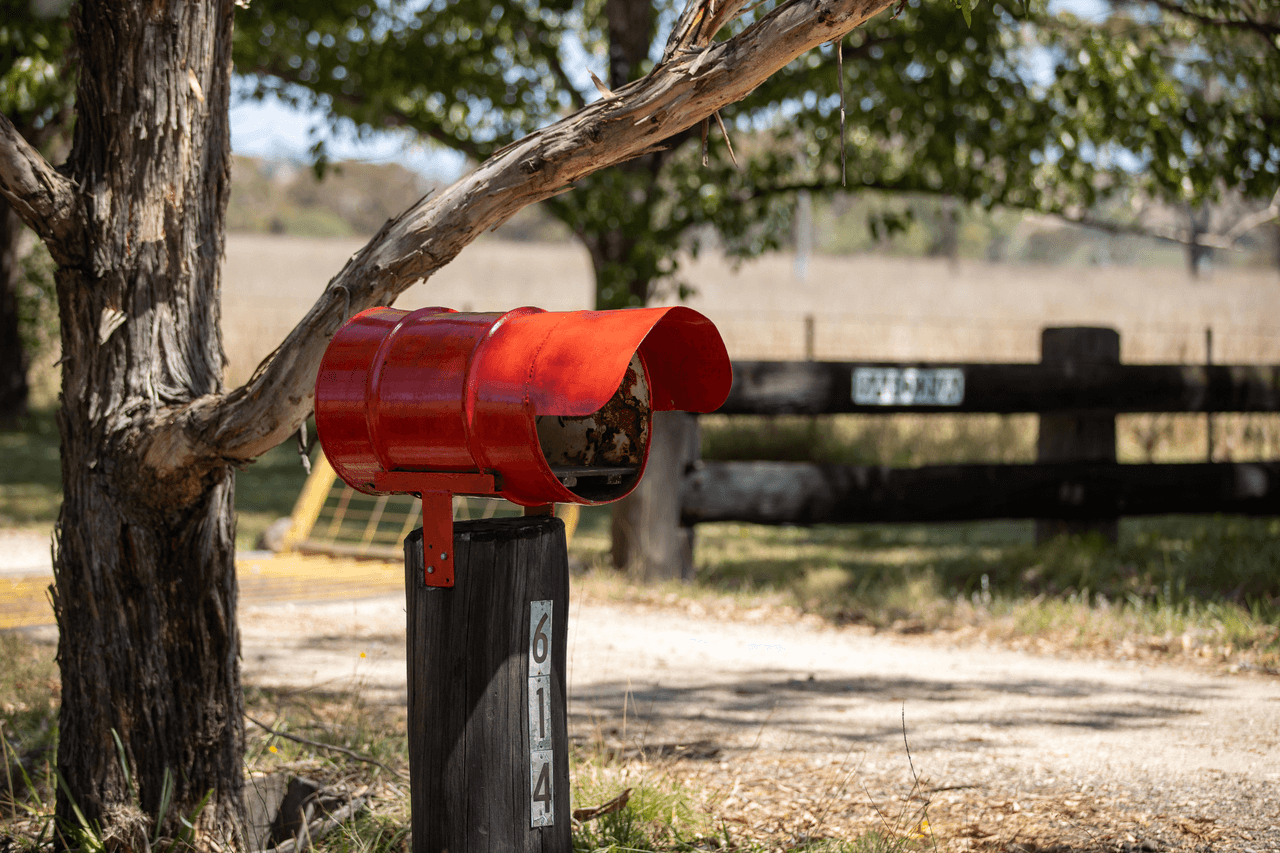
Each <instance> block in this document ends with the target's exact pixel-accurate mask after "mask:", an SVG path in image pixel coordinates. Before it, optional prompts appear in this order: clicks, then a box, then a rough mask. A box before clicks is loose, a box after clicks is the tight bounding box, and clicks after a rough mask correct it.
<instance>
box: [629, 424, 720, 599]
mask: <svg viewBox="0 0 1280 853" xmlns="http://www.w3.org/2000/svg"><path fill="white" fill-rule="evenodd" d="M700 452H701V448H700V439H699V432H698V419H697V417H695V416H694V415H691V414H689V413H687V412H654V413H653V427H652V432H651V433H650V439H649V463H648V465H647V466H646V468H645V475H644V479H643V480H641V481H640V485H639V486H637V487H636V490H635V491H634V492H632V493H631V494H630V495H628V496H627V497H626V498H624V499H622V500H621V501H618V503H617V504H616V505H615V506H614V511H613V516H612V522H611V524H612V539H613V564H614V566H615V567H617V568H619V569H622V570H624V571H626V572H627V573H628V574H631V575H634V576H635V577H636V579H637V580H643V581H654V580H673V579H684V580H688V579H690V578H692V577H693V528H692V527H681V526H680V487H681V484H682V483H683V482H684V475H685V474H686V473H687V472H688V470H689V467H690V466H691V465H692V464H693V463H694V462H695V461H696V460H697V458H698V456H699V454H700Z"/></svg>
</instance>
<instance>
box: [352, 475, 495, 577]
mask: <svg viewBox="0 0 1280 853" xmlns="http://www.w3.org/2000/svg"><path fill="white" fill-rule="evenodd" d="M373 484H374V487H375V488H377V489H378V491H382V492H407V493H409V494H417V495H418V496H419V497H421V498H422V567H423V574H422V580H423V582H424V583H425V584H426V585H427V586H435V587H451V586H453V496H454V495H455V494H464V495H467V494H481V495H484V494H493V492H495V491H496V489H495V488H494V482H493V475H492V474H481V473H478V472H448V471H445V472H440V471H381V472H378V473H376V474H374V477H373Z"/></svg>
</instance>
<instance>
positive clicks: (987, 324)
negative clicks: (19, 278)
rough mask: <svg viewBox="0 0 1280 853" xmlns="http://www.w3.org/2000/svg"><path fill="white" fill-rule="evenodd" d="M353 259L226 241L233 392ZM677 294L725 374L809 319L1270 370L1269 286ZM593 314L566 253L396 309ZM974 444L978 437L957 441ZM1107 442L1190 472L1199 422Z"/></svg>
mask: <svg viewBox="0 0 1280 853" xmlns="http://www.w3.org/2000/svg"><path fill="white" fill-rule="evenodd" d="M363 243H364V241H363V240H362V239H332V240H322V239H307V238H298V237H273V236H265V235H250V234H232V235H231V236H230V237H229V238H228V240H227V260H226V270H225V287H224V295H223V316H224V328H225V334H226V350H227V355H228V358H229V359H230V365H229V376H228V379H229V380H230V381H231V382H233V383H238V382H241V381H243V380H244V379H245V378H247V377H248V376H249V374H250V373H251V372H252V371H253V368H254V367H255V366H256V365H257V363H258V361H259V360H261V359H262V358H263V357H264V356H266V355H267V354H268V353H270V352H271V350H272V348H273V347H274V346H275V345H276V344H277V343H278V342H279V341H280V339H281V338H282V337H283V336H284V335H285V333H286V332H287V331H288V330H289V328H291V326H292V325H293V324H294V323H295V322H296V321H297V320H298V319H299V318H300V317H301V316H302V315H303V314H304V313H305V311H306V310H307V308H308V306H309V305H310V304H311V302H312V300H313V299H314V298H315V296H316V294H318V293H319V292H320V290H321V289H322V288H323V287H324V285H325V283H326V282H327V281H328V280H329V278H330V277H332V276H333V275H334V274H336V273H337V271H338V270H339V269H341V267H342V265H343V263H344V262H345V261H346V259H347V258H348V257H349V256H350V255H351V254H352V253H354V252H355V251H357V250H358V249H359V248H360V247H361V246H362V245H363ZM683 278H684V280H685V281H687V282H689V283H690V284H692V285H693V286H694V287H695V288H696V289H697V291H698V292H697V294H696V295H695V296H694V297H693V298H692V299H691V300H689V302H688V303H687V304H688V305H690V306H691V307H694V308H697V309H698V310H700V311H702V312H703V313H705V314H707V315H708V316H709V317H711V318H712V320H714V321H715V323H716V325H717V326H718V327H719V329H720V331H721V334H722V335H723V336H724V339H725V342H726V344H727V345H728V348H729V353H730V355H732V356H733V357H735V358H759V359H799V358H804V357H805V355H806V333H805V331H806V322H807V318H810V317H811V318H812V328H813V356H814V357H815V358H818V359H837V360H838V359H885V360H913V359H916V360H923V361H946V360H954V361H1036V360H1038V359H1039V350H1040V330H1041V329H1042V328H1044V327H1045V326H1055V325H1100V326H1110V327H1113V328H1115V329H1117V330H1119V332H1120V336H1121V357H1122V359H1123V360H1125V361H1129V362H1164V363H1200V362H1203V360H1204V358H1205V330H1206V329H1212V330H1213V357H1214V360H1215V361H1216V362H1218V363H1241V364H1247V363H1270V364H1275V363H1280V274H1277V273H1276V272H1274V271H1262V270H1260V271H1243V272H1242V271H1236V270H1218V271H1216V272H1214V273H1213V274H1212V275H1210V276H1208V277H1206V278H1202V279H1200V280H1194V279H1191V278H1189V277H1188V276H1187V275H1186V274H1185V273H1184V272H1183V271H1182V270H1180V269H1156V268H1132V267H1050V266H1033V265H1013V264H987V263H981V262H976V261H964V262H961V263H960V264H958V265H955V266H952V265H950V264H949V263H948V262H946V261H945V260H924V259H906V258H892V257H881V256H874V255H857V256H848V257H833V256H819V257H815V258H814V259H813V260H812V262H811V263H810V265H809V269H808V275H807V276H806V277H805V279H804V280H800V279H799V278H798V277H797V275H796V273H795V265H794V260H793V258H792V256H790V255H785V254H776V255H770V256H766V257H764V258H761V259H758V260H756V261H753V262H750V263H745V264H742V265H740V266H737V267H735V266H733V265H732V264H730V263H728V262H726V261H725V260H724V259H723V258H719V257H712V256H709V255H704V256H703V257H701V258H699V259H697V260H695V261H688V262H686V265H685V267H684V269H683ZM592 296H593V289H592V276H591V265H590V261H589V260H588V258H587V254H586V252H585V250H583V249H582V248H580V247H579V246H578V245H576V244H572V243H569V244H538V243H511V242H502V241H498V240H486V241H483V242H480V243H476V244H474V245H472V246H470V247H469V248H467V249H466V250H465V251H464V252H463V253H462V254H461V255H460V256H459V257H458V259H457V260H455V261H454V262H453V263H452V264H450V265H449V266H448V267H446V268H445V269H444V270H443V271H441V272H440V273H439V274H438V275H436V276H435V277H434V278H432V279H431V280H430V281H428V282H425V283H422V284H418V285H416V286H414V287H413V288H411V289H410V290H409V291H408V292H406V293H405V295H404V296H403V297H402V298H401V299H400V301H399V302H398V303H397V304H398V305H399V306H400V307H405V308H418V307H422V306H425V305H444V306H448V307H451V308H457V309H460V310H503V309H508V308H515V307H517V306H520V305H537V306H539V307H542V308H546V309H548V310H568V309H577V308H589V307H591V304H592ZM898 420H899V422H900V423H899V425H901V424H904V423H907V421H909V420H910V419H909V418H908V419H898ZM947 420H948V419H944V418H930V419H929V421H930V422H929V424H928V431H930V432H934V431H936V430H938V429H942V430H944V431H945V430H946V429H948V428H952V427H954V426H955V425H954V424H949V423H947V422H945V421H947ZM1021 420H1022V421H1025V423H1020V425H1019V427H1020V428H1019V429H1018V430H1016V431H1017V432H1018V433H1019V435H1021V436H1022V438H1024V439H1025V441H1023V442H1022V444H1027V442H1030V444H1029V445H1028V446H1029V447H1033V446H1034V417H1027V418H1022V419H1021ZM1216 420H1217V426H1216V427H1215V432H1216V442H1215V447H1216V451H1215V458H1218V459H1235V460H1244V459H1257V458H1275V457H1276V456H1277V454H1278V453H1280V418H1277V417H1276V416H1269V415H1268V416H1258V415H1247V416H1237V415H1220V416H1217V418H1216ZM907 425H908V426H910V424H907ZM973 426H977V427H978V428H979V431H984V432H987V431H990V430H987V428H986V427H985V426H982V425H976V424H974V425H968V424H966V425H962V428H963V429H969V430H970V431H972V428H971V427H973ZM993 435H994V434H993ZM1119 438H1120V448H1119V450H1120V455H1121V458H1122V459H1124V460H1125V461H1146V460H1154V461H1170V462H1173V461H1180V462H1181V461H1196V460H1198V459H1203V458H1204V448H1205V438H1204V419H1203V417H1202V416H1190V415H1188V416H1169V415H1162V416H1148V415H1138V416H1124V417H1122V418H1121V419H1120V423H1119ZM1000 441H1001V443H1002V444H1007V443H1008V442H1007V441H1006V440H1005V439H1000ZM1015 443H1016V442H1015ZM1028 452H1030V451H1028ZM1005 455H1008V454H1007V453H1005V454H1001V458H1003V456H1005ZM1015 455H1016V454H1015Z"/></svg>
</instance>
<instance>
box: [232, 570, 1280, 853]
mask: <svg viewBox="0 0 1280 853" xmlns="http://www.w3.org/2000/svg"><path fill="white" fill-rule="evenodd" d="M586 599H587V597H586V596H583V595H576V596H575V597H574V599H573V603H572V605H571V608H572V610H573V613H572V618H571V622H570V629H569V630H570V635H569V642H570V646H569V649H568V653H569V671H570V681H569V684H570V708H569V710H570V730H571V732H570V733H571V736H572V737H573V738H575V739H576V740H578V741H580V742H583V743H595V744H596V745H597V747H598V748H602V749H604V750H606V751H609V752H612V753H614V754H616V755H619V756H622V757H624V758H630V759H631V760H633V761H640V762H643V763H644V764H645V766H647V767H649V768H650V770H651V772H653V773H659V774H661V775H667V776H672V777H674V778H677V779H687V780H689V781H692V782H695V783H696V784H697V785H698V786H699V787H700V788H701V789H702V790H703V791H704V796H706V797H707V799H708V801H709V802H710V803H712V804H713V810H714V811H716V812H717V813H718V814H719V815H720V816H721V817H722V818H723V819H725V820H726V821H728V822H729V824H728V825H730V826H736V827H739V828H740V829H739V831H740V832H742V833H744V834H748V835H751V834H757V835H773V836H775V837H776V836H779V835H784V836H790V837H793V838H794V837H799V836H802V835H805V834H811V835H815V836H821V835H827V836H835V837H841V836H844V835H851V834H854V833H856V832H859V831H865V830H866V829H867V828H871V827H875V826H876V825H880V824H882V821H883V820H884V819H886V818H882V816H881V813H883V814H884V815H886V816H887V818H888V819H889V822H890V823H891V824H893V823H895V822H896V823H899V824H902V823H903V821H907V822H908V823H910V822H911V821H908V820H907V818H906V817H897V815H900V814H902V815H907V816H911V815H915V813H916V810H917V809H918V808H919V806H920V805H922V804H923V803H924V801H925V798H926V796H927V799H928V801H929V819H930V822H931V824H932V825H933V827H934V828H935V830H937V831H938V832H939V833H940V834H942V835H943V836H944V837H947V838H950V839H951V840H952V841H951V843H952V847H954V848H955V849H965V848H967V847H969V846H972V847H975V848H983V849H1001V850H1004V849H1017V847H1016V846H1015V847H1013V848H1009V844H1010V843H1011V842H1012V843H1015V844H1017V843H1024V844H1027V845H1029V846H1027V847H1026V848H1025V849H1041V848H1037V847H1036V846H1034V845H1035V844H1039V845H1042V846H1043V845H1051V844H1055V843H1056V844H1063V845H1067V846H1064V847H1061V848H1059V849H1061V850H1064V851H1065V850H1071V851H1075V850H1081V851H1083V850H1095V849H1096V850H1126V849H1127V850H1214V851H1218V850H1230V851H1242V853H1243V852H1244V851H1255V853H1261V851H1280V680H1277V679H1275V678H1266V677H1259V676H1246V675H1227V674H1220V673H1216V672H1210V671H1205V670H1192V669H1185V668H1178V667H1172V666H1151V665H1138V664H1131V663H1124V662H1115V661H1099V660H1089V659H1072V658H1057V657H1041V656H1035V655H1030V654H1026V653H1022V652H1016V651H1010V650H1007V649H1003V648H989V647H985V646H983V645H976V644H968V645H963V646H953V645H948V644H947V643H945V642H939V641H937V640H934V639H930V638H929V637H912V638H903V637H896V636H894V637H891V636H884V635H872V634H870V633H869V632H868V631H866V630H865V629H837V628H832V627H830V626H828V625H825V624H823V623H821V622H819V621H817V620H816V619H808V618H794V617H789V616H788V615H786V614H779V613H776V612H772V611H765V610H761V611H737V612H734V613H731V614H726V613H724V612H719V611H718V612H716V613H715V614H705V613H701V614H700V613H699V612H698V611H699V609H700V608H699V606H698V605H683V604H682V605H681V606H679V607H673V608H669V609H668V608H663V607H656V606H652V605H635V604H619V603H609V602H602V601H591V600H586ZM242 624H243V627H244V661H245V673H246V678H247V680H248V681H250V682H254V683H259V684H264V685H266V684H272V685H279V686H286V685H287V686H293V687H306V686H315V687H320V688H325V689H335V688H338V689H341V688H345V687H351V686H357V687H358V688H359V689H361V690H363V691H365V692H366V693H367V694H368V695H369V696H370V697H371V698H380V699H383V700H386V701H391V702H403V701H404V684H405V682H404V612H403V601H402V600H401V599H400V597H399V596H389V597H382V598H376V599H367V600H364V601H359V602H345V603H327V604H317V605H292V604H291V605H266V606H254V605H249V606H246V607H245V608H244V609H243V616H242ZM361 652H364V653H365V654H366V657H364V658H361V657H360V653H361ZM904 726H905V733H906V742H907V743H909V745H910V747H909V748H910V754H911V762H910V764H909V763H908V760H907V750H906V747H905V746H904ZM912 765H913V766H914V771H915V774H914V775H913V773H912ZM708 791H709V792H710V793H709V794H707V793H706V792H708ZM904 807H906V811H903V808H904ZM912 820H915V821H916V822H917V823H918V819H917V818H912ZM913 825H914V824H913ZM904 828H907V829H909V828H910V827H905V824H904Z"/></svg>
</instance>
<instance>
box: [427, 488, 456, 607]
mask: <svg viewBox="0 0 1280 853" xmlns="http://www.w3.org/2000/svg"><path fill="white" fill-rule="evenodd" d="M422 566H423V576H422V580H423V582H424V583H425V584H426V585H427V586H441V587H451V586H453V494H452V493H450V492H423V493H422Z"/></svg>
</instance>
